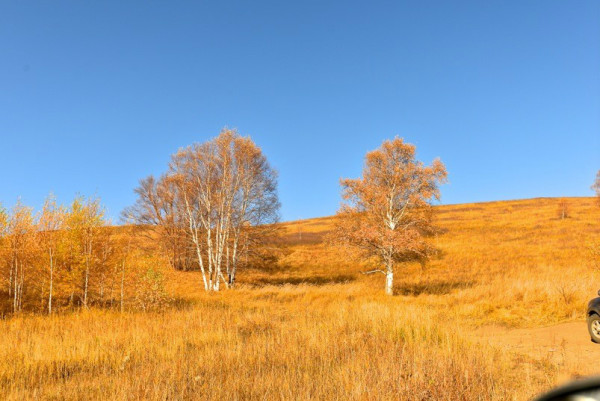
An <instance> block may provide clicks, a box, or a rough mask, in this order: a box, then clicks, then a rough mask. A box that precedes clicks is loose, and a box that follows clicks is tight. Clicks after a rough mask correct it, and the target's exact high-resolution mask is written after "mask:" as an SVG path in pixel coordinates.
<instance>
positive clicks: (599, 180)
mask: <svg viewBox="0 0 600 401" xmlns="http://www.w3.org/2000/svg"><path fill="white" fill-rule="evenodd" d="M592 190H594V191H596V196H597V197H598V204H599V205H600V170H598V173H596V181H594V184H593V185H592Z"/></svg>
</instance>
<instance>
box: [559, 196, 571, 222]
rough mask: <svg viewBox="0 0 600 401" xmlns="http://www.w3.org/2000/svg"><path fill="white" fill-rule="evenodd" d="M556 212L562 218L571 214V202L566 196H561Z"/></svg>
mask: <svg viewBox="0 0 600 401" xmlns="http://www.w3.org/2000/svg"><path fill="white" fill-rule="evenodd" d="M556 214H557V215H558V218H559V219H561V220H564V219H566V218H567V217H569V215H570V206H569V202H567V200H566V199H565V198H560V199H559V200H558V208H557V209H556Z"/></svg>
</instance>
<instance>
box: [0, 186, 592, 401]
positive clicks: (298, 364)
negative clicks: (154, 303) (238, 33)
mask: <svg viewBox="0 0 600 401" xmlns="http://www.w3.org/2000/svg"><path fill="white" fill-rule="evenodd" d="M567 201H568V203H569V205H570V209H571V210H570V217H569V218H567V219H559V218H558V217H557V204H558V199H530V200H519V201H503V202H491V203H478V204H463V205H451V206H440V207H437V208H436V209H437V211H438V213H437V221H438V225H439V226H441V228H443V233H441V234H439V235H438V236H437V238H435V239H434V241H435V242H436V244H437V246H438V247H439V248H440V249H441V251H442V252H441V254H440V256H439V258H437V259H436V260H433V261H431V262H430V263H429V264H428V265H427V266H421V265H418V264H415V265H407V266H404V267H398V270H397V273H396V275H395V276H396V283H395V288H394V292H395V294H396V295H395V296H394V297H388V296H385V295H384V294H383V277H380V276H377V275H375V276H365V275H362V274H360V272H361V271H362V270H363V269H365V268H368V266H369V265H370V264H371V263H372V262H371V261H363V262H360V263H359V262H357V261H355V260H354V259H353V255H351V254H348V253H347V251H345V250H342V249H336V248H331V247H329V246H328V245H327V244H325V243H324V242H323V238H324V236H325V235H326V234H327V232H328V230H329V229H330V228H331V224H332V220H331V218H319V219H311V220H304V221H297V222H290V223H286V224H285V225H284V230H285V234H284V237H285V240H286V241H285V244H286V245H285V246H284V249H283V250H282V255H281V257H280V259H279V261H278V263H277V265H276V266H270V267H269V268H268V269H267V268H263V269H261V270H245V271H241V272H240V274H239V286H238V288H236V289H235V290H226V291H222V292H220V293H217V294H205V293H204V292H203V290H202V289H201V285H200V280H201V279H200V276H199V275H198V274H197V273H195V272H188V273H185V272H167V288H168V291H169V293H170V296H171V297H172V298H173V302H172V306H170V307H169V308H167V309H166V310H165V311H164V312H161V313H157V312H153V313H149V312H146V313H145V312H135V311H127V312H125V313H123V314H121V313H119V312H118V311H113V310H102V309H91V310H87V311H85V310H82V311H80V312H73V313H66V314H59V315H55V316H51V317H45V316H29V315H22V316H17V317H11V318H6V319H5V320H2V321H0V333H1V335H0V398H1V399H7V400H23V399H55V400H62V399H75V400H90V399H91V400H99V399H118V400H141V399H150V400H180V399H181V400H187V399H208V400H255V399H256V400H395V399H400V400H523V399H528V398H530V397H531V396H533V395H535V394H537V393H539V392H540V391H543V390H546V389H548V388H550V387H552V386H553V385H554V384H556V383H559V382H561V381H564V380H566V379H568V378H571V377H576V376H578V375H587V374H592V373H596V372H598V370H599V369H597V368H596V367H595V366H593V365H592V364H588V363H581V362H578V361H579V359H578V358H579V357H578V355H575V354H572V355H566V354H569V353H570V352H572V351H571V350H570V348H569V347H568V346H566V345H565V344H562V347H561V344H557V347H558V349H557V350H556V353H562V354H564V355H563V358H555V357H553V356H552V355H548V354H543V353H542V354H539V353H535V352H530V350H528V349H526V348H519V347H507V346H503V344H506V342H505V341H504V340H503V338H502V336H506V337H507V338H508V337H509V336H511V335H513V334H511V333H519V334H518V336H525V335H526V333H534V334H532V335H534V336H535V335H536V334H535V333H537V332H535V331H530V330H540V329H539V328H540V327H547V326H552V325H556V324H558V323H565V322H572V323H569V324H570V326H569V327H572V328H573V329H574V330H579V331H581V332H582V333H585V331H586V327H585V324H584V317H585V316H584V315H585V306H586V302H587V300H588V299H589V298H591V297H593V296H594V295H595V293H596V291H597V290H598V288H600V275H599V274H598V272H596V271H595V270H594V263H593V261H592V260H591V256H590V255H589V254H588V252H587V249H588V244H589V243H591V242H593V241H600V207H598V206H597V204H596V200H595V199H592V198H569V199H568V200H567ZM519 330H520V331H519ZM528 330H529V331H528ZM485 333H487V334H485ZM490 333H491V334H490ZM484 334H485V335H484ZM574 335H575V334H574ZM577 335H581V334H577ZM584 336H585V334H584ZM589 352H592V353H595V354H594V355H592V356H593V357H594V358H592V360H593V359H595V360H597V358H598V357H600V345H598V346H597V350H596V349H595V348H592V349H591V351H589ZM566 356H569V357H566ZM587 357H589V355H588V356H587Z"/></svg>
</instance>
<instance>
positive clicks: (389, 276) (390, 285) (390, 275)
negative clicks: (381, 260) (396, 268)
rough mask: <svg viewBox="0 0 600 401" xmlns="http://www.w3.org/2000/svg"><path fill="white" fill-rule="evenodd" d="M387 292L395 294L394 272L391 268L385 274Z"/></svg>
mask: <svg viewBox="0 0 600 401" xmlns="http://www.w3.org/2000/svg"><path fill="white" fill-rule="evenodd" d="M385 293H386V294H387V295H394V272H393V271H392V269H389V268H388V271H387V273H386V274H385Z"/></svg>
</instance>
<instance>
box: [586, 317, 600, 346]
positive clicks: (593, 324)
mask: <svg viewBox="0 0 600 401" xmlns="http://www.w3.org/2000/svg"><path fill="white" fill-rule="evenodd" d="M587 324H588V331H589V332H590V336H591V337H592V341H593V342H595V343H600V316H598V315H596V314H595V313H594V314H591V315H590V317H588V320H587Z"/></svg>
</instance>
